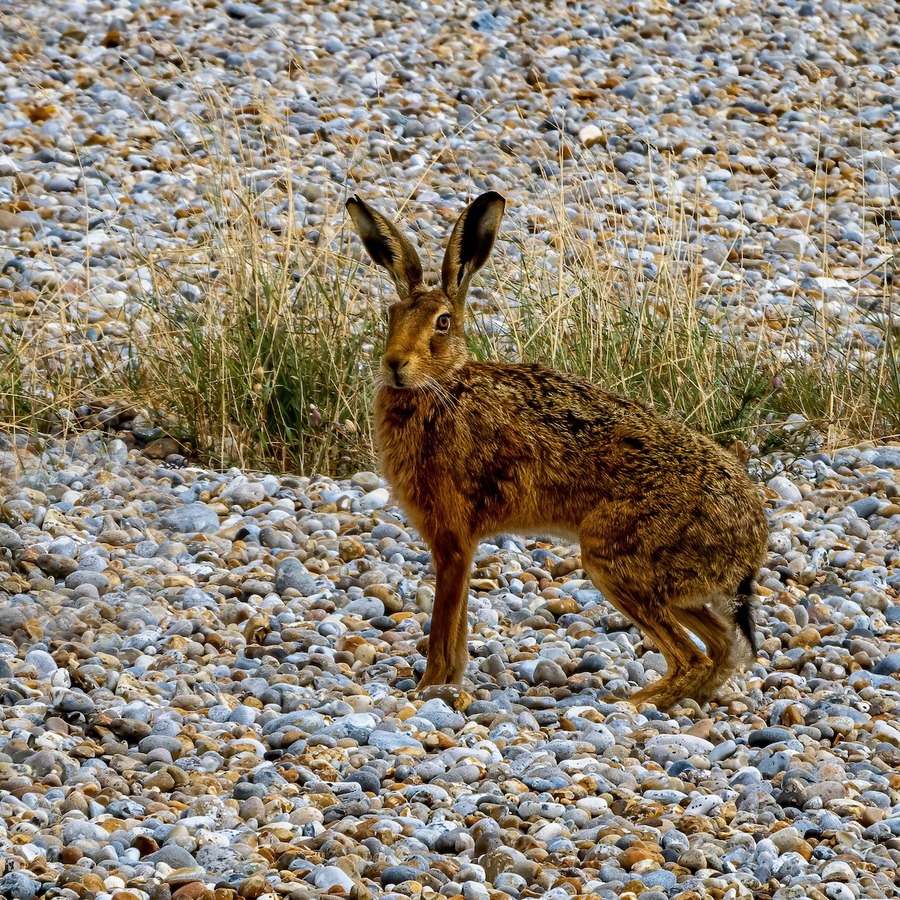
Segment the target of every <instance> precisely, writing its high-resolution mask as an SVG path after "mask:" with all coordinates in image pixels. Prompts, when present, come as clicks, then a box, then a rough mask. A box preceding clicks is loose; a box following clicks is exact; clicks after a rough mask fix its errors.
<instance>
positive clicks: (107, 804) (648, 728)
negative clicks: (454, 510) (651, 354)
mask: <svg viewBox="0 0 900 900" xmlns="http://www.w3.org/2000/svg"><path fill="white" fill-rule="evenodd" d="M0 466H2V468H3V470H4V472H5V473H6V476H5V477H6V482H7V489H6V490H5V492H4V493H5V497H6V499H5V502H4V504H3V506H2V507H0V518H2V520H3V522H4V523H5V524H2V525H0V550H2V561H0V569H2V574H0V579H2V581H0V589H2V591H3V596H4V597H5V598H6V599H5V601H4V602H3V604H2V606H0V687H2V701H3V709H2V721H0V812H2V826H0V847H2V852H3V858H4V859H5V865H6V870H7V874H5V875H4V876H3V877H2V879H0V893H4V895H5V896H11V897H15V898H17V900H22V898H24V900H28V898H31V897H33V896H35V895H36V894H38V893H40V892H42V891H45V892H46V896H59V897H71V898H73V900H74V898H76V897H81V898H84V897H93V898H102V900H107V898H111V897H112V898H115V900H134V898H138V900H145V898H153V900H159V898H166V897H168V896H169V895H170V893H171V895H172V896H174V897H177V898H194V897H211V896H212V893H211V892H212V891H213V890H214V889H220V890H224V891H225V893H221V894H216V897H217V898H219V900H221V898H231V897H234V896H235V893H236V895H237V896H240V897H248V898H254V897H259V896H262V895H263V894H267V895H268V896H271V895H272V893H273V892H274V894H275V895H276V896H288V897H296V898H300V897H312V896H320V895H322V894H324V893H328V892H334V893H336V894H349V895H351V896H355V897H369V896H383V897H391V896H435V895H436V892H437V893H439V894H440V895H442V896H446V897H456V896H458V895H461V896H462V897H464V898H466V900H471V898H481V897H485V898H487V897H494V898H503V897H539V896H549V897H553V898H560V900H563V898H568V897H570V896H573V895H590V896H597V897H603V898H607V897H608V898H615V897H625V896H634V895H637V894H640V896H642V897H644V898H646V900H656V898H661V897H681V898H688V897H706V896H712V897H726V896H727V897H741V896H746V897H749V896H757V897H763V896H774V897H783V898H787V897H813V898H821V897H827V898H851V897H860V896H863V897H888V896H893V891H894V888H893V884H894V880H895V877H896V869H897V864H898V862H900V775H898V769H900V728H898V726H897V724H896V723H897V718H898V714H900V695H898V688H900V685H898V680H897V674H898V673H900V651H898V636H900V605H898V604H897V601H896V586H897V585H900V571H898V568H897V562H898V560H900V551H898V549H897V539H896V535H897V532H898V529H900V505H898V503H897V497H898V494H900V490H898V487H897V480H896V479H897V476H898V471H897V470H898V469H900V448H879V449H868V450H862V451H860V450H844V451H840V452H839V453H836V454H835V455H834V456H833V457H830V456H826V455H825V454H817V455H816V456H815V457H814V458H813V459H810V460H801V461H795V462H794V463H793V465H792V466H791V468H790V470H789V471H788V470H784V471H781V472H780V473H779V474H774V475H773V474H772V473H771V472H767V473H765V477H766V479H767V484H766V486H765V488H764V490H765V495H766V497H767V499H768V506H769V508H770V511H771V527H772V531H771V538H770V549H771V556H770V559H769V561H768V564H767V566H768V567H767V568H766V569H765V570H763V573H762V577H761V583H762V584H761V593H762V594H763V596H764V599H765V603H764V614H763V617H762V621H761V622H760V626H761V628H760V630H761V634H760V638H761V645H762V650H761V653H760V658H759V662H758V663H757V664H756V665H755V666H754V667H753V669H752V670H751V671H750V672H748V673H747V674H746V676H743V677H740V678H738V679H736V680H734V681H733V682H732V683H731V684H730V685H729V686H728V687H726V689H725V690H724V691H723V692H722V694H721V695H720V698H719V702H718V703H717V705H714V706H713V707H711V708H709V709H703V710H701V709H700V708H698V707H697V706H696V705H694V704H690V703H688V704H685V706H684V707H683V708H680V709H676V710H674V711H673V712H672V713H671V714H670V715H663V714H660V713H657V712H655V711H654V710H653V709H652V708H649V709H647V710H645V711H644V712H643V713H638V712H637V711H636V710H635V709H634V707H632V706H631V705H630V704H629V703H627V702H623V701H621V700H618V701H617V699H616V698H621V697H626V696H627V695H628V694H629V692H630V691H631V690H633V689H634V688H635V687H636V686H639V685H642V684H646V683H647V682H648V681H650V680H653V679H655V678H658V677H659V675H660V673H661V671H663V660H662V656H661V655H660V654H659V653H658V652H657V650H656V648H655V647H653V646H649V645H648V642H647V641H645V640H643V639H642V636H641V635H640V633H638V632H637V631H635V630H634V629H632V628H630V627H629V625H628V623H627V622H625V621H624V620H623V619H622V618H621V617H620V616H619V614H618V613H616V612H614V611H613V609H612V608H611V607H610V606H608V605H607V604H606V603H605V601H604V600H603V599H602V597H601V596H600V594H599V593H598V592H597V591H596V590H594V588H593V586H592V585H591V584H590V582H589V581H587V580H585V578H584V573H583V572H582V571H581V569H580V568H579V559H578V553H577V548H575V547H567V546H557V545H555V544H553V543H549V542H547V541H541V540H534V539H523V538H519V537H513V536H502V537H499V538H497V539H496V542H495V543H487V542H486V543H483V544H482V545H481V547H480V548H479V551H478V553H477V556H476V571H475V574H474V578H473V581H472V591H471V597H470V601H469V611H470V622H471V624H472V638H471V647H472V651H473V657H474V659H473V662H472V664H471V665H470V667H469V673H468V674H469V682H468V683H467V685H466V687H465V690H464V691H462V692H461V693H458V694H454V693H453V692H450V691H448V692H447V693H446V695H445V696H444V697H443V698H440V697H439V698H434V699H430V700H428V701H425V702H423V701H422V700H419V699H412V698H411V696H410V693H409V692H410V690H411V689H412V688H413V687H414V685H415V682H416V677H417V676H418V675H421V673H422V671H423V670H424V666H425V659H424V657H423V655H422V653H421V652H420V642H421V640H422V638H423V636H424V633H425V632H427V622H428V610H429V607H430V603H431V601H432V598H433V587H432V585H433V574H432V573H431V571H430V567H429V555H428V553H427V548H426V547H425V546H424V545H423V543H422V541H421V540H420V539H419V538H418V537H417V536H416V535H415V534H414V533H412V532H411V531H408V530H407V528H406V524H405V522H404V520H403V516H402V514H401V513H400V511H399V510H397V509H396V508H394V507H392V506H391V505H390V499H389V495H388V492H387V491H386V490H385V488H384V487H383V486H382V484H381V483H380V481H379V479H378V477H377V476H376V475H374V474H372V473H365V472H363V473H359V474H357V475H356V476H354V477H353V478H352V479H351V480H350V481H349V482H346V481H345V482H334V481H331V480H329V479H327V478H312V479H308V478H300V477H284V478H276V477H275V476H273V475H265V476H261V477H254V476H249V475H246V474H242V473H240V472H238V471H237V470H231V471H228V472H225V473H223V474H216V473H212V472H207V471H202V470H199V469H193V468H183V469H180V470H173V469H170V468H164V467H161V466H160V465H159V463H158V462H156V461H153V460H150V459H148V458H146V457H144V456H141V455H140V454H138V453H137V452H136V451H131V452H130V453H129V451H128V450H127V447H126V445H125V444H124V443H123V442H121V441H119V440H113V441H111V442H109V441H108V439H107V438H104V437H103V436H102V435H100V434H99V433H97V434H92V435H91V434H89V435H85V436H84V437H81V438H79V439H77V440H76V441H72V442H69V443H68V444H62V443H58V444H54V443H53V442H52V441H51V442H50V444H49V445H48V446H47V447H46V448H45V449H44V450H43V451H42V452H41V453H40V455H38V454H37V453H34V452H32V451H31V450H30V449H29V448H28V447H27V446H25V445H24V444H20V446H19V447H17V448H15V450H13V449H10V450H6V451H3V452H2V453H0Z"/></svg>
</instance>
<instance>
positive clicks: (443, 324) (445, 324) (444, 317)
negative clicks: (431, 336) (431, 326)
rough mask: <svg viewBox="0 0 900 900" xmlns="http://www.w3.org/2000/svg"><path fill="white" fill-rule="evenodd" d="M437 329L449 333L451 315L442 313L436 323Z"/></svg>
mask: <svg viewBox="0 0 900 900" xmlns="http://www.w3.org/2000/svg"><path fill="white" fill-rule="evenodd" d="M435 327H436V328H437V330H438V331H449V330H450V313H441V314H440V315H439V316H438V317H437V322H435Z"/></svg>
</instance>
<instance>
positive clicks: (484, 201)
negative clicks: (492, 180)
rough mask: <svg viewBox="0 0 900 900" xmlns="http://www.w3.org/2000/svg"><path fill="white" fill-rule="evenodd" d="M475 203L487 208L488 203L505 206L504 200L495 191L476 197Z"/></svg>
mask: <svg viewBox="0 0 900 900" xmlns="http://www.w3.org/2000/svg"><path fill="white" fill-rule="evenodd" d="M475 202H476V203H477V204H478V205H479V206H481V205H484V206H487V205H488V204H490V203H500V204H501V205H502V206H504V207H505V206H506V198H505V197H504V196H503V195H502V194H498V193H497V192H496V191H487V192H486V193H484V194H482V195H481V196H480V197H478V198H477V199H476V200H475Z"/></svg>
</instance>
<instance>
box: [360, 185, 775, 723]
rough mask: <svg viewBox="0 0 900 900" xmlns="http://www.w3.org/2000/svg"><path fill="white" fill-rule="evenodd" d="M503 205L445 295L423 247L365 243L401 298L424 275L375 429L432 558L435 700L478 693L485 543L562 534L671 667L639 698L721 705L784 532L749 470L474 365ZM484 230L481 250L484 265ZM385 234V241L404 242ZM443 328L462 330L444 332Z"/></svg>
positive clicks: (430, 677)
mask: <svg viewBox="0 0 900 900" xmlns="http://www.w3.org/2000/svg"><path fill="white" fill-rule="evenodd" d="M485 198H488V199H485ZM495 198H496V199H495ZM498 201H499V203H500V204H501V205H500V214H502V199H501V198H499V197H498V195H496V194H490V195H483V197H482V198H479V199H478V200H476V201H475V202H474V203H473V204H471V205H470V207H468V208H467V209H466V211H465V212H464V214H463V216H462V217H461V218H460V222H459V223H458V224H457V227H456V229H454V235H453V236H452V237H451V246H450V249H448V260H445V263H444V282H443V287H442V288H441V289H438V290H427V289H425V288H424V287H423V286H422V285H421V283H419V282H420V281H421V275H420V274H418V275H416V271H417V270H416V266H417V264H418V259H417V258H416V259H415V260H409V259H407V258H406V257H407V255H408V254H409V252H410V251H411V248H410V247H409V245H408V244H407V246H406V247H405V248H404V249H403V250H402V251H400V254H401V256H402V257H403V260H402V262H398V261H396V260H394V259H393V258H392V257H391V255H390V252H386V251H385V247H386V246H387V244H386V239H387V238H388V237H392V238H393V234H390V235H386V236H385V241H382V242H381V243H378V242H377V237H376V238H373V236H372V233H373V232H372V231H371V230H370V231H369V232H368V233H367V236H366V237H364V243H365V244H366V246H367V248H369V249H370V252H372V250H373V249H374V252H373V254H372V255H373V258H376V261H379V262H381V264H382V265H386V267H387V268H389V270H390V269H391V268H393V269H394V272H392V276H394V280H395V283H397V282H398V276H397V271H398V270H400V269H402V270H403V271H405V272H412V273H413V277H412V278H411V279H408V280H406V281H404V278H403V274H402V272H401V274H400V275H399V284H398V290H399V291H400V294H401V300H400V301H399V302H398V303H395V304H392V306H391V308H390V319H389V333H388V341H387V347H386V350H385V355H384V363H383V372H382V383H381V385H380V386H379V389H378V392H377V395H376V400H375V427H376V435H377V440H378V445H379V448H380V457H381V466H382V470H383V472H384V475H385V477H386V478H387V480H388V482H389V483H390V484H391V486H392V488H393V491H394V494H395V496H396V498H397V500H398V501H399V503H400V504H401V506H403V508H404V509H405V510H406V512H407V514H408V515H409V517H410V519H411V520H412V522H413V524H414V525H415V526H416V528H417V529H418V530H419V531H420V532H421V533H422V535H423V536H424V537H425V538H426V540H427V541H428V543H429V546H430V547H431V548H432V555H433V560H434V567H435V573H436V581H437V584H436V596H435V606H434V611H433V615H432V628H431V636H430V643H429V651H428V667H427V669H426V672H425V675H424V677H423V680H422V683H421V685H420V687H424V686H429V685H434V684H443V683H453V682H456V683H458V682H460V681H461V680H462V677H463V674H464V670H465V665H466V662H467V660H468V651H467V634H468V627H467V619H466V603H467V597H468V577H469V572H470V566H471V559H472V553H473V550H474V547H475V545H476V543H477V541H478V540H479V539H481V538H483V537H484V536H486V535H490V534H494V533H497V532H499V531H513V532H520V533H541V534H543V533H548V532H553V533H558V534H561V535H573V536H577V538H578V539H579V541H580V543H581V549H582V562H583V565H584V568H585V569H586V570H587V572H588V573H589V574H590V576H591V578H592V579H593V581H594V582H595V583H596V584H597V586H598V587H599V588H600V590H601V591H602V592H603V594H604V595H605V596H606V598H607V599H608V600H609V601H610V602H611V603H612V604H613V605H614V606H616V607H617V608H618V609H619V610H620V611H621V612H623V613H624V614H625V615H626V616H628V617H629V618H630V619H631V620H632V621H633V622H635V624H636V625H638V626H639V627H640V628H641V629H642V630H643V631H644V632H646V633H647V634H649V635H650V636H651V638H652V639H653V641H654V642H655V643H656V644H657V646H658V647H659V648H660V650H661V651H662V653H663V654H664V656H665V658H666V660H667V663H668V672H667V674H666V676H665V677H664V678H663V679H661V680H660V681H658V682H656V683H655V684H653V685H651V686H650V687H649V688H645V689H644V690H643V691H641V692H639V693H638V694H637V695H635V698H634V700H635V701H649V702H654V703H656V704H657V706H659V707H668V706H671V705H672V704H674V703H675V702H676V701H677V700H679V699H681V698H683V697H693V698H695V699H696V700H698V701H700V702H703V701H706V700H708V699H710V698H711V697H712V695H713V694H714V693H715V691H716V690H717V689H718V687H719V686H720V685H721V684H722V682H723V681H724V680H725V679H726V678H727V677H728V675H729V674H730V673H731V672H733V671H734V670H735V669H736V668H737V667H739V665H740V664H741V663H743V662H745V661H746V660H747V658H748V657H749V656H750V655H751V649H752V630H751V629H750V627H749V625H748V623H749V622H750V621H751V620H752V619H751V614H750V613H751V609H752V596H751V591H752V579H753V577H754V575H755V574H756V571H757V569H758V567H759V565H760V563H761V561H762V558H763V555H764V551H765V547H766V535H767V528H766V520H765V515H764V512H763V508H762V502H761V499H760V496H759V493H758V491H757V490H756V488H755V487H754V486H753V485H752V484H751V482H750V480H749V478H748V477H747V474H746V472H745V471H744V469H743V467H742V465H741V464H740V463H739V461H738V460H737V458H736V457H734V456H733V455H732V454H730V453H728V452H726V451H725V450H723V449H722V448H720V447H719V446H717V445H716V444H715V443H713V442H712V441H710V440H709V439H708V438H706V437H704V436H702V435H700V434H699V433H697V432H696V431H693V430H692V429H690V428H688V427H687V426H685V425H683V424H681V423H679V422H676V421H673V420H670V419H668V418H664V417H662V416H660V415H658V414H656V413H654V412H652V411H651V410H649V409H647V408H646V407H644V406H642V405H641V404H639V403H635V402H633V401H630V400H626V399H624V398H622V397H619V396H616V395H615V394H611V393H608V392H606V391H603V390H601V389H600V388H599V387H597V386H595V385H593V384H591V383H590V382H588V381H585V380H584V379H581V378H578V377H574V376H571V375H565V374H562V373H560V372H556V371H553V370H551V369H548V368H545V367H543V366H538V365H504V364H496V363H479V362H473V361H471V360H469V359H467V357H466V349H465V337H464V332H463V319H464V314H463V313H464V307H463V304H464V299H465V287H466V286H467V284H468V279H470V278H471V276H472V275H473V274H474V272H475V271H477V269H478V268H479V267H480V265H483V262H484V260H486V259H487V255H488V253H489V252H490V248H491V245H492V244H493V237H494V235H495V234H496V229H497V228H498V227H499V221H500V214H497V203H498ZM351 203H355V204H359V206H357V208H356V209H355V210H354V209H351V213H356V215H355V217H354V224H356V225H357V226H358V228H357V230H358V231H359V230H360V228H359V223H358V222H357V221H356V220H357V219H359V218H360V216H361V215H362V213H366V214H369V215H371V216H373V217H374V216H378V214H377V213H374V211H373V210H371V209H370V208H369V207H367V206H365V204H362V202H361V201H358V200H356V199H355V198H354V199H353V200H351ZM479 203H481V206H480V207H477V206H476V204H479ZM360 210H362V213H361V212H360ZM467 217H468V221H467ZM474 218H478V219H480V221H479V222H478V223H477V224H478V227H479V229H480V230H479V233H478V234H477V235H476V237H477V238H479V240H480V241H481V243H482V246H481V249H480V251H479V252H478V253H477V254H476V255H477V257H478V258H477V259H476V260H475V263H476V264H475V265H471V264H467V259H468V257H467V256H466V252H467V251H466V246H467V245H466V237H467V236H468V238H469V242H468V247H469V250H468V252H469V254H470V255H471V254H472V253H473V252H474V251H472V250H471V248H472V246H473V245H474V244H473V238H472V235H471V234H468V235H467V230H468V231H469V232H471V231H472V230H474V229H475V225H473V224H472V221H473V219H474ZM485 219H487V220H488V221H487V222H486V223H485ZM375 221H376V223H377V227H376V228H375V229H374V233H375V234H376V235H377V234H381V232H382V231H383V229H384V228H385V227H388V228H391V229H393V226H392V225H390V223H387V220H385V219H383V217H380V216H378V218H377V220H375ZM385 223H386V224H385ZM367 224H369V222H368V220H365V221H364V222H363V226H365V225H367ZM363 231H365V227H363ZM361 236H362V235H361ZM484 240H487V249H486V250H485V249H484V247H483V242H484ZM373 242H374V243H373ZM394 243H395V244H396V239H395V240H394ZM476 243H477V242H476ZM370 245H371V246H370ZM454 246H455V247H456V250H454ZM460 248H462V251H461V252H460ZM411 252H412V253H413V254H414V253H415V251H411ZM378 254H380V255H381V259H378V258H377V256H378ZM454 254H456V256H457V258H451V257H453V256H454ZM482 257H483V258H482ZM385 258H387V262H385ZM418 272H419V273H420V272H421V269H420V268H419V269H418ZM460 272H462V277H460V275H459V273H460ZM459 285H461V289H459V290H455V288H456V287H457V286H459ZM460 295H461V296H460ZM442 314H446V315H448V316H449V317H450V320H451V325H450V328H449V329H448V330H447V332H446V333H441V332H438V331H437V325H436V324H435V323H436V322H437V323H438V324H441V320H440V319H439V317H440V316H441V315H442ZM400 379H402V380H403V381H402V383H401V384H398V381H399V380H400ZM685 628H687V629H688V630H690V631H693V632H694V633H695V634H697V635H698V636H699V637H700V638H701V639H702V640H703V642H704V644H705V646H706V648H707V654H704V653H702V652H701V650H700V649H699V648H698V647H697V645H696V644H695V643H694V642H693V641H692V640H691V639H690V637H689V635H688V634H687V633H686V632H685ZM748 639H749V640H748Z"/></svg>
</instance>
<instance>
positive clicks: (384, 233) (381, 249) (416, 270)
mask: <svg viewBox="0 0 900 900" xmlns="http://www.w3.org/2000/svg"><path fill="white" fill-rule="evenodd" d="M347 212H348V213H349V214H350V221H351V222H352V223H353V228H354V229H355V231H356V233H357V234H358V235H359V239H360V240H361V241H362V242H363V246H364V247H365V248H366V250H367V251H368V253H369V256H371V257H372V261H373V262H375V263H377V264H378V265H379V266H384V268H385V269H387V270H388V274H389V275H390V276H391V279H392V281H393V282H394V285H395V286H396V288H397V293H398V294H399V295H400V299H401V300H403V299H406V298H407V297H408V296H409V295H410V294H411V293H412V291H413V288H415V287H417V286H418V285H420V284H421V283H422V264H421V263H420V262H419V255H418V254H417V253H416V251H415V248H414V247H413V245H412V244H411V243H410V242H409V241H408V240H407V239H406V238H405V237H404V236H403V235H402V234H400V232H399V231H398V230H397V229H396V227H395V226H394V225H393V224H392V223H391V222H389V221H388V220H387V219H386V218H385V217H384V216H383V215H381V213H380V212H376V211H375V210H374V209H372V207H371V206H369V205H368V204H367V203H364V202H363V201H362V200H360V199H359V197H351V198H350V199H349V200H348V201H347Z"/></svg>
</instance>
